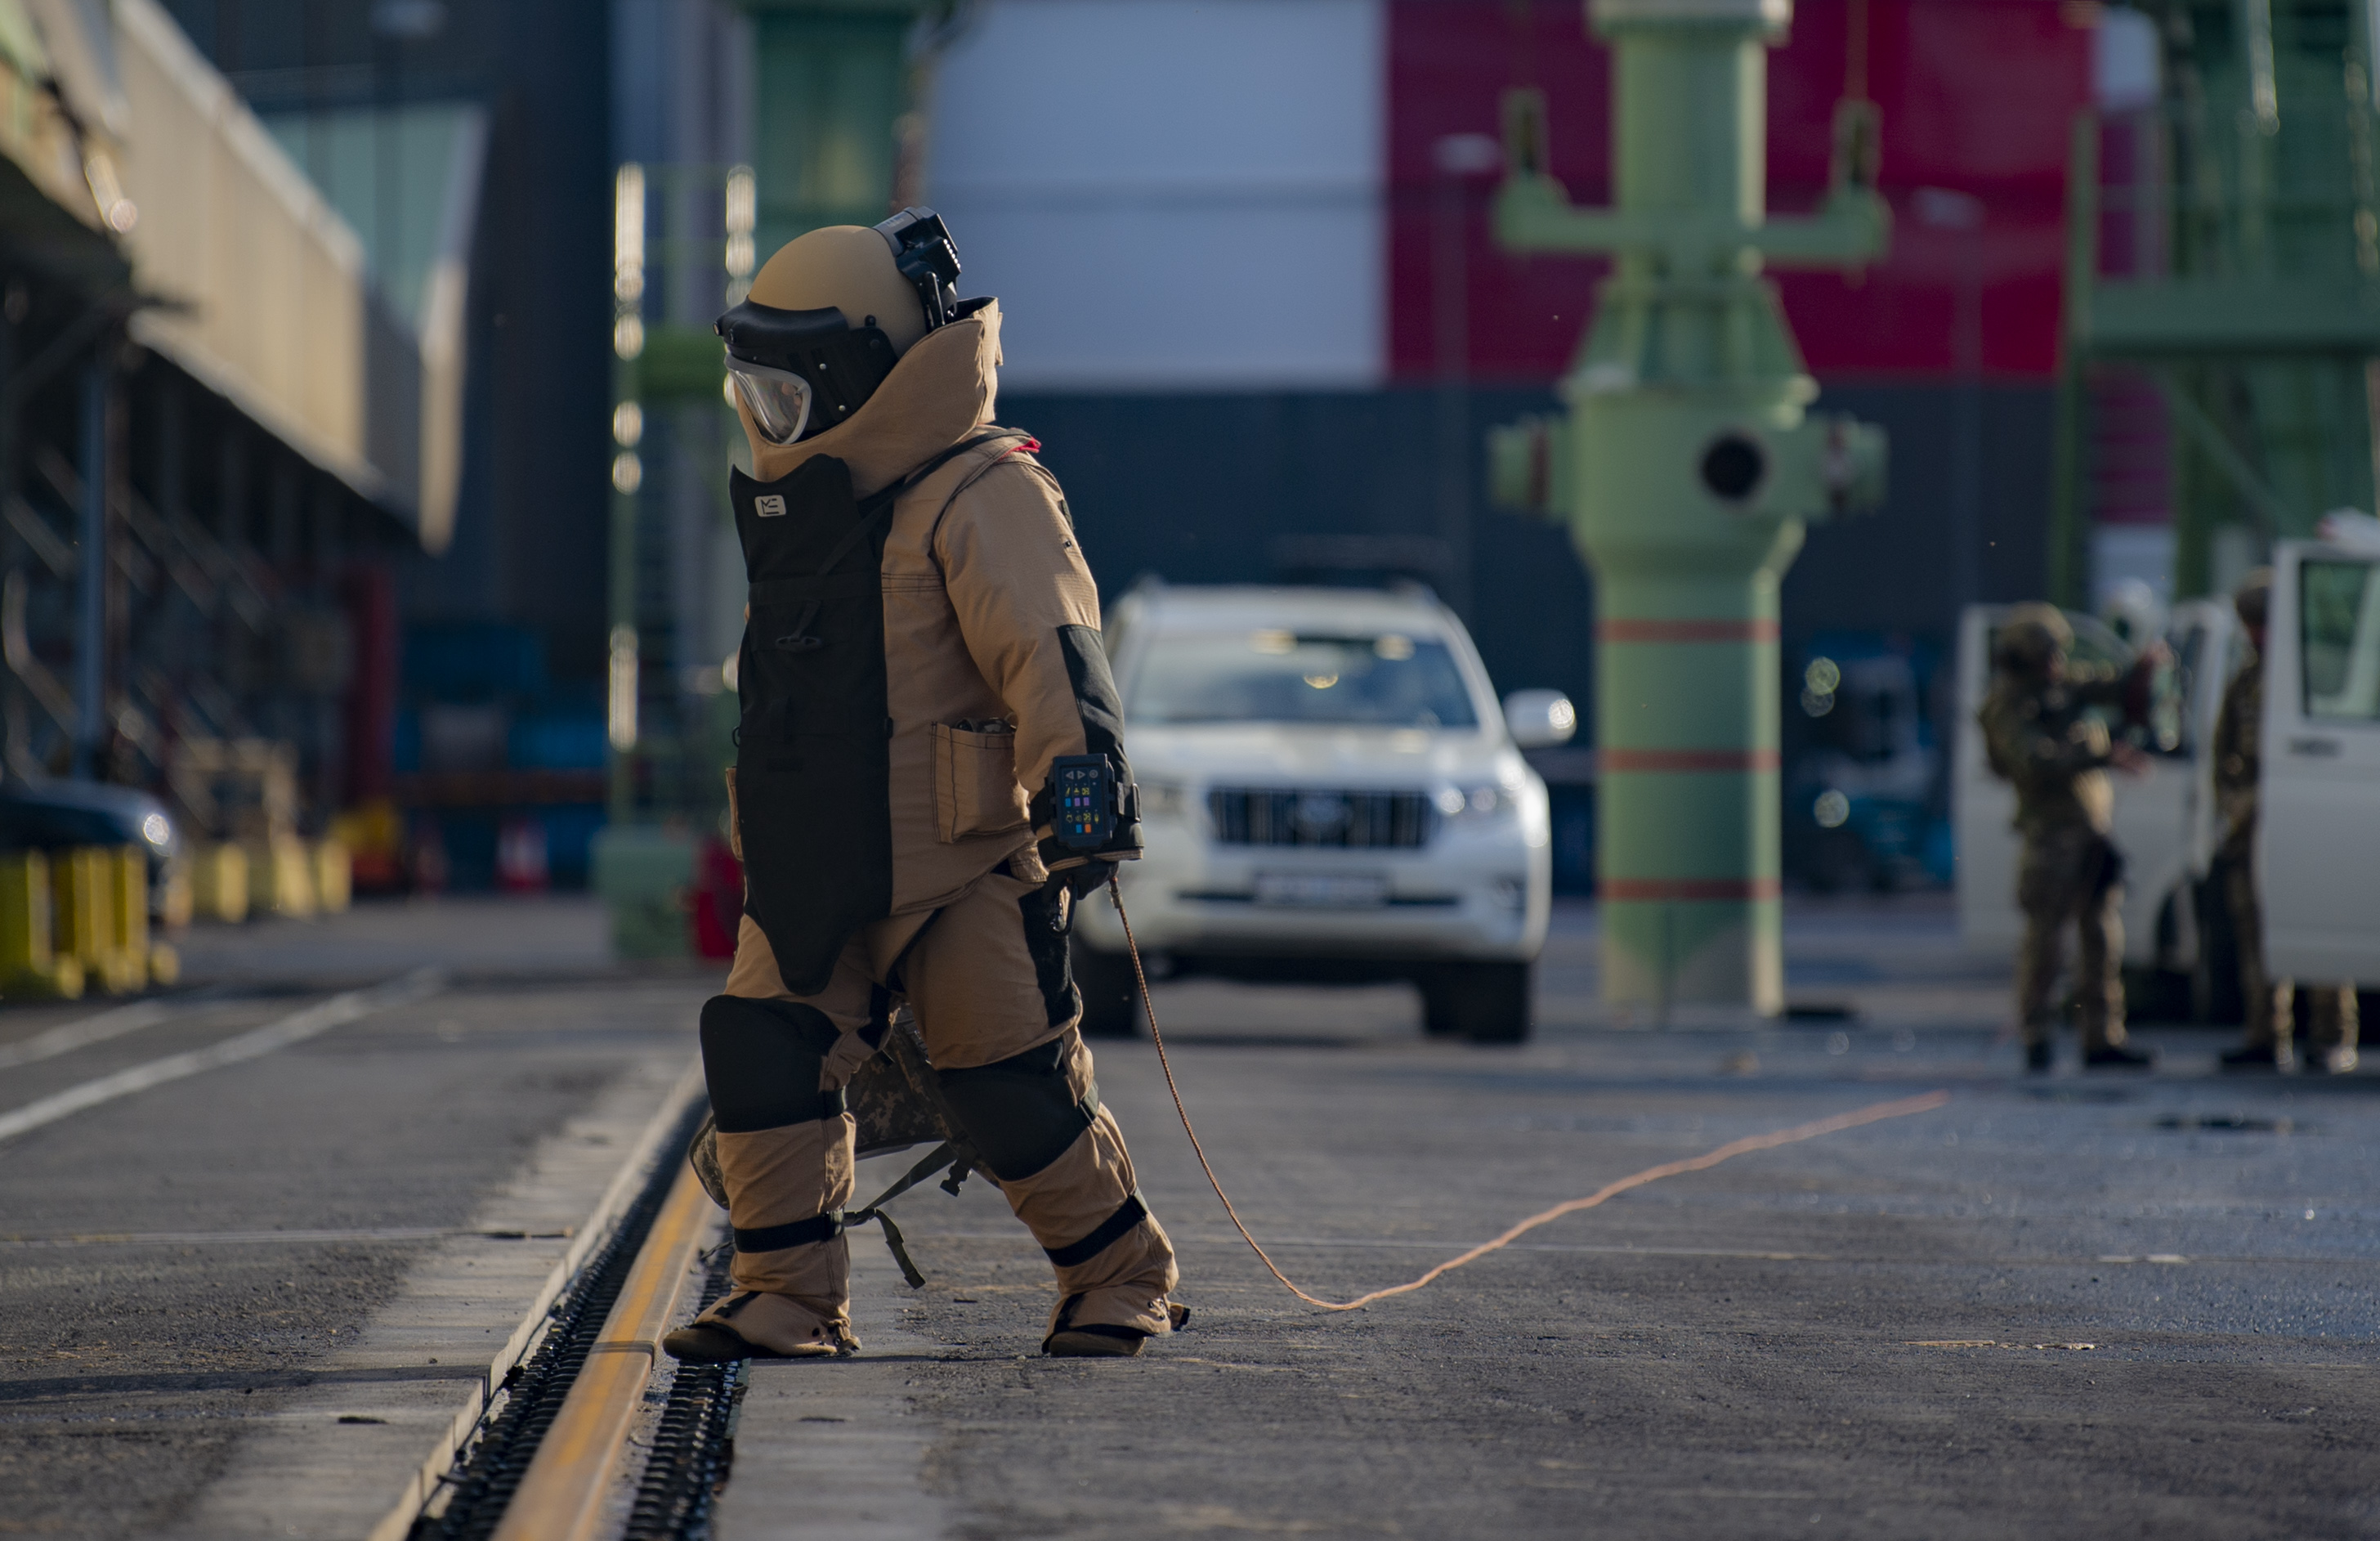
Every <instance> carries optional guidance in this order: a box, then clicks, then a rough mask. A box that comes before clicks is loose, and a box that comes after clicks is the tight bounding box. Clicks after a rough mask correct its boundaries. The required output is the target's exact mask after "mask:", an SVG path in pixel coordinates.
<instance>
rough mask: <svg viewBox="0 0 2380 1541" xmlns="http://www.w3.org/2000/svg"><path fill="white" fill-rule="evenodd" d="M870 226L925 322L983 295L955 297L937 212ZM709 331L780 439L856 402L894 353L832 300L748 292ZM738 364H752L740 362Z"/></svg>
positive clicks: (822, 423) (871, 389) (942, 322)
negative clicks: (813, 306)
mask: <svg viewBox="0 0 2380 1541" xmlns="http://www.w3.org/2000/svg"><path fill="white" fill-rule="evenodd" d="M875 228H876V233H877V234H878V235H880V236H882V237H884V239H885V242H886V244H888V245H889V246H891V247H892V265H893V267H894V268H895V269H897V270H898V271H899V273H900V274H901V276H902V277H903V278H905V279H906V280H908V282H909V284H910V285H911V286H912V287H913V288H915V289H916V290H917V301H918V303H919V305H920V306H922V307H923V309H924V310H925V313H926V330H927V331H929V332H931V331H933V330H934V329H935V328H936V327H940V326H947V325H949V324H950V323H951V322H954V321H957V320H959V319H961V318H962V317H965V316H968V315H972V314H974V313H975V312H976V311H977V310H978V309H982V308H983V307H984V306H985V305H987V304H989V303H990V301H989V300H985V299H970V300H962V299H960V298H959V297H958V287H957V285H958V276H959V253H958V248H957V247H956V246H954V245H953V244H952V242H951V232H950V228H949V226H947V225H945V224H943V223H942V216H941V215H940V214H938V213H936V212H934V211H932V210H931V209H926V208H913V209H904V210H902V211H901V212H899V213H897V214H895V215H893V216H892V218H891V219H888V220H886V221H885V222H884V223H883V224H880V225H877V226H876V227H875ZM713 330H714V331H716V332H717V333H718V334H719V335H720V337H721V339H722V340H723V341H724V342H725V343H726V344H727V367H728V371H729V373H730V374H731V375H733V376H735V382H736V388H737V390H738V392H739V394H742V395H743V396H744V399H745V401H746V404H747V406H750V407H751V408H752V410H753V413H754V418H755V420H756V421H759V423H760V424H761V427H762V431H764V432H766V433H768V434H769V436H770V437H771V438H772V439H775V440H776V442H777V443H794V442H795V440H796V439H807V438H808V437H809V436H811V435H812V434H815V433H822V432H824V431H827V430H828V429H830V428H832V427H834V426H835V425H836V424H837V423H839V422H842V421H843V420H844V419H845V418H848V417H850V416H851V415H852V414H853V413H854V412H856V411H858V410H859V408H860V406H861V405H862V404H863V403H865V402H866V401H867V400H868V397H869V396H871V395H874V394H876V388H877V387H878V386H879V385H881V384H883V383H884V377H885V376H886V375H889V374H891V373H892V366H893V364H894V363H895V362H897V361H898V359H897V356H896V355H895V354H894V353H893V351H892V339H891V338H890V337H887V336H886V335H885V334H884V333H883V331H882V329H880V327H878V326H877V325H876V318H875V317H874V316H869V317H868V318H867V320H866V321H865V322H862V323H861V324H860V325H858V326H852V325H849V324H847V323H846V322H844V319H843V312H842V311H840V310H837V309H834V308H833V307H832V306H829V307H827V308H826V309H819V310H779V309H774V308H773V307H771V306H767V305H756V304H754V303H753V302H752V301H750V300H748V299H747V300H746V301H745V302H744V303H743V304H741V305H738V306H737V307H735V309H732V310H730V311H728V312H727V313H726V314H725V315H723V316H722V317H720V318H719V321H718V322H717V324H716V325H715V326H714V327H713ZM739 364H740V365H745V366H754V367H755V368H749V369H745V370H738V368H737V366H738V365H739ZM771 373H773V374H775V375H780V376H782V375H792V376H796V377H798V379H799V382H800V384H798V385H796V384H794V383H793V382H788V381H783V380H772V379H771V378H770V377H771ZM805 386H806V387H807V389H806V390H805V389H804V388H803V387H805Z"/></svg>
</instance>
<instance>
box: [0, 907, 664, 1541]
mask: <svg viewBox="0 0 2380 1541" xmlns="http://www.w3.org/2000/svg"><path fill="white" fill-rule="evenodd" d="M507 930H509V931H510V934H511V935H512V937H513V938H514V940H515V942H516V946H515V947H514V948H513V949H509V950H508V949H505V948H504V946H503V945H502V938H503V937H504V934H505V933H506V931H507ZM600 940H601V932H600V929H599V928H597V926H596V917H595V916H594V915H593V912H592V911H591V909H589V908H588V907H586V906H583V905H560V906H554V907H552V908H550V909H531V908H528V907H524V906H514V907H510V908H501V907H497V906H493V905H484V904H482V905H473V904H447V905H443V906H440V907H439V908H437V909H436V910H433V911H412V912H406V911H399V910H383V911H376V912H374V911H367V912H360V913H358V914H357V915H354V916H347V917H344V918H343V919H341V920H340V921H337V922H334V923H329V924H325V925H322V926H316V927H306V928H299V927H295V926H289V925H286V924H272V925H265V926H260V927H255V928H249V929H247V930H245V931H241V932H233V933H216V934H213V935H209V934H208V933H205V932H201V933H199V935H198V936H197V937H196V938H194V939H193V944H192V946H191V948H190V949H189V951H190V952H191V953H192V954H193V961H194V963H196V964H197V965H199V966H198V967H197V968H196V969H194V972H195V973H197V974H198V975H199V976H200V979H201V984H200V988H199V989H195V990H193V991H191V992H190V993H188V995H185V996H182V997H178V998H176V1000H175V1001H172V1002H171V1004H172V1005H173V1006H174V1007H175V1012H174V1014H172V1015H170V1016H169V1017H168V1018H167V1019H166V1020H165V1021H164V1022H162V1023H159V1024H157V1025H151V1026H147V1027H143V1028H140V1029H139V1030H136V1031H132V1032H128V1033H125V1034H123V1035H121V1036H119V1037H112V1038H109V1039H107V1040H106V1041H104V1042H102V1043H98V1044H94V1045H91V1046H89V1047H87V1048H83V1049H80V1050H74V1051H71V1052H67V1053H62V1054H55V1055H52V1056H50V1057H48V1058H45V1059H42V1060H40V1061H38V1062H32V1063H27V1064H18V1065H14V1066H10V1067H7V1068H0V1113H5V1112H6V1111H7V1110H11V1109H15V1108H18V1107H21V1106H24V1105H26V1104H28V1103H31V1102H33V1101H35V1100H36V1099H38V1098H43V1097H46V1096H49V1095H52V1094H54V1093H56V1092H59V1091H61V1090H64V1089H66V1088H67V1087H69V1086H75V1085H78V1084H81V1083H84V1082H87V1081H89V1080H91V1079H93V1078H96V1077H99V1076H103V1075H107V1074H112V1073H115V1072H116V1071H119V1070H123V1069H125V1068H128V1067H129V1066H133V1065H138V1064H141V1063H144V1062H152V1061H154V1060H156V1059H158V1058H160V1057H163V1056H166V1055H170V1054H174V1053H177V1052H180V1051H183V1050H191V1049H198V1048H202V1047H204V1046H206V1045H209V1044H212V1043H216V1042H220V1041H223V1040H225V1039H227V1038H230V1037H234V1036H236V1035H237V1033H239V1032H240V1031H242V1030H243V1029H246V1028H250V1027H253V1026H256V1025H259V1024H261V1023H264V1022H268V1021H272V1020H274V1019H277V1018H280V1017H284V1016H285V1015H287V1014H288V1013H291V1012H293V1011H296V1010H298V1009H300V1008H302V1007H304V1006H306V1005H308V1004H310V1003H311V1002H314V1001H319V1000H321V999H322V998H323V997H324V996H325V995H327V994H329V993H330V992H332V991H333V990H335V989H342V988H345V987H346V986H350V985H354V984H358V983H367V982H370V981H373V980H377V979H384V978H388V977H395V976H396V975H399V974H402V973H403V972H404V971H406V970H407V969H410V968H412V967H415V966H418V965H420V964H422V963H425V962H435V961H439V960H442V959H443V960H445V961H449V962H451V963H453V964H455V966H456V967H457V968H458V969H459V970H460V971H461V972H458V973H457V974H456V976H455V979H454V981H453V982H452V983H451V984H450V986H449V987H448V988H447V989H446V990H445V991H444V992H443V993H441V994H439V995H436V996H433V997H431V998H430V999H428V1000H425V1001H418V1002H416V1003H413V1004H410V1005H407V1006H404V1007H402V1008H398V1009H393V1010H388V1011H384V1012H381V1013H375V1014H373V1015H371V1016H369V1017H366V1018H364V1019H363V1020H361V1021H358V1022H355V1023H352V1024H348V1025H344V1026H341V1027H338V1028H335V1029H334V1030H332V1031H329V1032H326V1033H323V1034H322V1036H320V1037H314V1038H311V1039H309V1040H307V1041H305V1042H302V1043H298V1044H296V1045H293V1046H291V1047H289V1048H287V1049H285V1050H280V1051H278V1052H275V1053H272V1054H269V1055H266V1056H264V1057H262V1058H260V1059H257V1060H253V1061H250V1062H247V1063H243V1064H237V1065H232V1066H228V1067H225V1068H224V1069H220V1070H215V1071H211V1072H208V1073H206V1074H200V1075H197V1076H193V1077H190V1078H188V1079H185V1080H181V1081H177V1082H174V1083H172V1084H169V1085H165V1086H157V1087H154V1088H152V1089H151V1090H148V1091H144V1092H140V1093H138V1094H136V1095H133V1096H129V1097H126V1098H120V1099H118V1100H115V1101H111V1102H108V1103H105V1104H103V1105H100V1106H97V1107H93V1108H91V1109H88V1110H83V1111H81V1112H79V1113H75V1114H73V1115H71V1116H69V1117H67V1118H65V1119H62V1120H60V1121H58V1122H53V1123H50V1124H48V1125H46V1126H44V1127H42V1128H40V1129H36V1130H33V1131H31V1132H30V1133H28V1134H25V1135H19V1136H18V1137H17V1138H15V1139H13V1140H9V1141H7V1142H6V1143H5V1144H0V1534H28V1535H67V1536H94V1537H111V1538H113V1537H123V1536H130V1535H152V1534H158V1533H160V1532H163V1531H166V1530H169V1529H171V1528H173V1527H174V1526H175V1525H176V1524H177V1523H180V1522H181V1521H182V1520H183V1519H184V1518H186V1517H187V1516H188V1515H189V1514H190V1513H191V1512H192V1511H193V1507H194V1505H195V1504H196V1503H197V1501H198V1499H200V1495H201V1494H202V1493H203V1492H204V1491H205V1489H207V1488H208V1486H210V1484H211V1483H212V1482H214V1481H215V1480H217V1478H218V1477H219V1476H220V1475H221V1474H223V1473H224V1472H225V1470H226V1469H227V1466H228V1465H229V1463H230V1462H231V1461H232V1459H233V1456H234V1451H235V1447H236V1446H237V1443H238V1442H239V1441H241V1440H242V1439H243V1438H269V1437H270V1436H271V1435H272V1434H273V1431H274V1430H276V1428H277V1427H279V1424H278V1421H277V1420H279V1419H280V1418H281V1417H282V1416H283V1415H284V1413H285V1410H286V1409H287V1408H289V1407H290V1406H291V1405H292V1402H293V1399H294V1398H296V1397H297V1396H298V1395H299V1394H300V1393H302V1392H304V1391H305V1390H307V1389H309V1388H310V1387H311V1386H313V1385H314V1384H316V1383H317V1382H318V1381H319V1380H320V1379H321V1378H322V1377H323V1375H324V1374H325V1373H327V1370H328V1366H330V1365H332V1363H333V1362H334V1360H335V1359H336V1357H337V1355H338V1354H339V1353H340V1351H341V1348H342V1346H343V1344H344V1343H351V1342H353V1341H355V1338H356V1335H357V1334H358V1330H359V1329H362V1328H364V1327H365V1326H366V1325H367V1324H368V1323H369V1322H370V1319H371V1318H372V1317H373V1314H374V1313H375V1311H377V1310H379V1309H381V1308H382V1307H383V1306H384V1304H386V1303H387V1302H389V1301H390V1300H391V1299H392V1297H393V1296H394V1295H395V1293H396V1292H397V1291H398V1289H399V1286H400V1284H401V1282H402V1281H403V1280H404V1279H405V1277H406V1275H407V1271H408V1269H410V1268H414V1267H415V1266H417V1265H418V1264H419V1262H420V1261H421V1260H422V1259H423V1258H424V1257H425V1256H428V1255H429V1254H430V1253H431V1250H432V1249H433V1247H434V1246H435V1244H436V1238H435V1233H436V1232H440V1231H443V1230H446V1229H451V1228H454V1227H458V1226H462V1225H465V1224H466V1223H468V1221H469V1220H470V1219H471V1217H472V1216H473V1214H474V1213H475V1211H476V1210H477V1208H478V1207H479V1206H480V1203H481V1201H482V1200H483V1198H485V1196H486V1195H489V1194H491V1193H492V1192H494V1191H495V1190H496V1189H497V1188H499V1187H500V1186H501V1185H502V1184H503V1183H504V1182H505V1181H506V1179H508V1178H509V1177H511V1176H512V1175H513V1174H514V1173H515V1172H516V1171H517V1170H518V1169H519V1168H520V1167H521V1166H522V1164H523V1163H524V1162H525V1161H526V1160H527V1159H528V1157H529V1155H530V1153H531V1152H532V1151H533V1150H534V1149H535V1148H536V1147H537V1146H538V1143H539V1142H540V1139H541V1138H543V1137H544V1136H546V1135H549V1134H550V1133H552V1132H553V1130H555V1129H556V1128H558V1127H559V1126H560V1125H561V1124H562V1123H563V1122H565V1120H566V1119H568V1118H569V1117H571V1116H572V1115H573V1114H574V1113H576V1112H577V1111H579V1110H582V1109H584V1108H585V1107H587V1106H588V1105H589V1103H591V1102H592V1101H593V1100H594V1099H595V1098H597V1097H598V1096H599V1095H600V1094H601V1092H602V1090H603V1089H604V1087H605V1086H607V1085H609V1084H610V1083H612V1082H613V1080H614V1079H615V1078H616V1077H618V1076H620V1075H622V1074H625V1073H626V1072H627V1071H628V1070H629V1069H631V1068H632V1067H635V1066H637V1065H639V1064H641V1063H642V1062H646V1061H648V1060H650V1059H651V1058H653V1057H655V1056H657V1055H659V1056H665V1057H666V1058H667V1059H669V1060H670V1061H672V1062H677V1061H682V1060H684V1059H685V1058H686V1056H687V1055H689V1054H690V1053H691V1052H692V1037H693V1035H692V1026H693V1009H692V1008H693V1003H695V1002H698V1001H699V999H700V996H701V993H702V986H701V985H699V984H696V983H692V982H689V981H687V980H686V979H684V978H661V979H637V978H621V977H608V976H609V971H608V968H607V967H606V966H605V965H602V964H601V947H600ZM489 954H494V955H495V956H496V957H497V959H498V961H501V962H504V963H506V964H507V965H510V966H508V967H507V968H505V969H504V970H503V971H500V972H496V973H487V972H480V973H474V972H472V970H473V969H474V968H475V967H483V966H484V965H486V964H487V963H488V962H489ZM524 970H526V971H528V972H524ZM105 1009H106V1007H105V1004H104V1003H99V1004H96V1005H94V1004H92V1003H89V1002H86V1003H82V1004H79V1005H75V1006H40V1007H7V1008H0V1055H5V1054H6V1050H8V1048H9V1046H11V1045H25V1044H28V1043H30V1042H31V1041H32V1040H33V1039H35V1038H36V1037H38V1036H39V1035H40V1034H41V1033H42V1032H43V1031H45V1030H48V1029H51V1028H54V1027H55V1026H56V1025H59V1024H60V1023H62V1022H67V1021H71V1020H77V1019H88V1018H89V1017H91V1016H92V1015H94V1014H96V1013H98V1012H100V1011H103V1010H105ZM284 1232H312V1233H314V1234H312V1235H310V1236H307V1237H305V1238H304V1239H302V1240H290V1241H283V1240H279V1239H276V1233H284ZM375 1232H406V1233H409V1234H405V1235H402V1236H401V1237H399V1238H397V1239H385V1238H383V1237H381V1236H376V1235H375V1234H374V1233H375ZM117 1238H130V1239H117ZM514 1315H515V1316H516V1315H517V1312H516V1313H515V1314H514ZM512 1326H513V1320H512V1319H511V1318H505V1319H504V1320H503V1322H502V1326H501V1329H499V1330H498V1333H497V1338H498V1341H501V1338H502V1334H503V1333H504V1332H508V1331H509V1330H510V1329H511V1328H512ZM426 1357H427V1356H421V1358H426ZM383 1373H388V1374H397V1375H412V1376H418V1377H426V1378H430V1379H433V1380H434V1379H436V1378H437V1377H441V1376H455V1375H468V1373H470V1372H469V1367H468V1365H456V1364H455V1363H454V1362H453V1361H452V1358H451V1356H450V1357H449V1361H448V1363H447V1364H445V1365H436V1364H432V1363H421V1362H420V1360H419V1359H417V1360H416V1362H415V1364H414V1365H412V1366H410V1367H394V1368H390V1369H388V1370H386V1371H384V1372H383ZM359 1432H360V1431H359ZM427 1453H428V1446H427V1441H426V1440H424V1441H422V1442H421V1448H420V1450H418V1451H416V1452H414V1453H413V1454H411V1455H410V1457H409V1459H410V1460H411V1461H412V1462H419V1460H420V1459H422V1457H423V1456H425V1455H426V1454H427ZM390 1488H391V1496H392V1497H393V1496H394V1483H393V1481H392V1482H391V1483H390ZM380 1507H382V1508H385V1507H386V1500H385V1499H383V1500H382V1502H381V1505H380ZM375 1517H376V1516H375ZM251 1534H254V1533H251Z"/></svg>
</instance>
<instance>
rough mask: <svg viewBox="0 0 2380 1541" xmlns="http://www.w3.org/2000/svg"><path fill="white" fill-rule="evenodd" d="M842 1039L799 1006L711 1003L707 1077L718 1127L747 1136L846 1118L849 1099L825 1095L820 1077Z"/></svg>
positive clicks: (725, 998)
mask: <svg viewBox="0 0 2380 1541" xmlns="http://www.w3.org/2000/svg"><path fill="white" fill-rule="evenodd" d="M841 1036H842V1035H841V1034H839V1033H838V1032H837V1031H836V1030H835V1025H834V1024H833V1023H832V1022H830V1021H828V1020H827V1016H826V1013H823V1012H821V1011H820V1010H819V1009H818V1008H816V1007H815V1006H805V1005H802V1004H801V1003H799V1002H798V1001H747V1000H746V999H744V998H743V997H741V996H735V995H714V996H712V997H711V998H710V1000H708V1001H704V1002H703V1003H702V1075H703V1079H704V1080H705V1081H706V1082H708V1083H709V1084H710V1111H711V1115H712V1116H713V1117H714V1118H716V1119H717V1120H718V1121H719V1127H720V1128H721V1129H722V1131H724V1132H726V1133H727V1134H730V1135H748V1134H751V1133H752V1132H754V1131H755V1130H760V1129H779V1128H783V1126H784V1125H786V1124H788V1123H807V1122H810V1121H811V1120H812V1119H822V1118H835V1117H838V1116H840V1115H841V1113H842V1112H843V1093H842V1092H841V1091H840V1090H836V1091H831V1092H821V1091H820V1090H819V1074H820V1070H821V1069H822V1068H823V1067H824V1066H825V1064H826V1057H827V1054H828V1052H829V1051H830V1050H832V1049H833V1048H834V1045H835V1040H836V1039H837V1038H838V1037H841Z"/></svg>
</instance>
